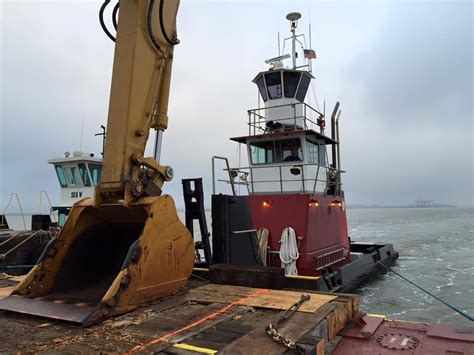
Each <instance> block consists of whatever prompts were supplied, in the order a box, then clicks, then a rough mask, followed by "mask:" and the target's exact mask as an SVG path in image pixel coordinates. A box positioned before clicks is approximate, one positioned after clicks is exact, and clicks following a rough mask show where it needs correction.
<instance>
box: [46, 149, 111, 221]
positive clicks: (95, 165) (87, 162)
mask: <svg viewBox="0 0 474 355" xmlns="http://www.w3.org/2000/svg"><path fill="white" fill-rule="evenodd" d="M48 163H49V164H52V165H53V166H54V170H55V172H56V175H57V177H58V182H59V185H60V187H61V200H60V204H59V205H58V206H53V210H54V211H58V222H59V224H60V225H63V224H64V221H65V219H66V217H67V215H68V214H69V210H70V209H71V207H72V205H73V204H74V203H76V202H78V201H79V200H82V199H83V198H85V197H93V196H94V188H95V186H96V185H97V184H98V183H99V182H100V177H101V174H102V159H99V158H95V157H94V154H92V153H84V152H73V153H72V154H70V153H69V152H66V153H65V154H64V157H62V158H54V159H49V160H48Z"/></svg>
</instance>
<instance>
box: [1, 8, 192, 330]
mask: <svg viewBox="0 0 474 355" xmlns="http://www.w3.org/2000/svg"><path fill="white" fill-rule="evenodd" d="M106 3H108V1H106ZM178 7H179V0H166V1H165V0H159V1H157V3H156V4H155V1H154V0H120V16H119V19H118V24H117V35H116V38H115V56H114V65H113V75H112V87H111V93H110V104H109V113H108V122H107V139H106V144H105V151H104V161H103V173H102V178H101V183H100V184H99V185H98V186H97V187H96V189H95V196H94V199H90V198H86V199H83V200H81V201H79V202H78V203H76V204H75V205H74V206H73V208H72V210H71V212H70V214H69V217H68V219H67V221H66V224H65V225H64V227H63V229H62V230H61V232H60V233H59V235H58V236H57V238H55V239H54V240H52V241H51V242H50V243H49V244H48V245H47V246H46V248H45V250H44V251H43V254H42V255H41V257H40V258H39V260H38V262H37V264H36V265H35V266H34V267H33V269H32V270H31V271H30V272H29V273H28V275H27V276H26V277H25V279H24V280H23V281H22V282H21V283H19V284H18V286H17V287H16V288H15V289H14V291H13V293H12V294H11V295H10V296H9V297H7V298H4V299H2V300H0V309H4V310H9V311H14V312H19V313H25V314H31V315H37V316H44V317H48V318H54V319H60V320H65V321H70V322H74V323H77V324H82V325H90V324H93V323H97V322H100V321H101V320H103V319H105V318H107V317H109V316H112V315H116V314H120V313H124V312H127V311H130V310H132V309H134V308H136V307H137V306H140V305H143V304H147V303H150V302H154V301H157V300H159V299H162V298H164V297H167V296H170V295H172V294H174V293H176V292H177V291H179V289H180V288H181V287H183V286H184V285H185V283H186V281H187V279H188V278H189V276H190V275H191V272H192V268H193V265H194V259H195V249H194V243H193V240H192V237H191V233H190V232H189V231H188V230H187V229H186V227H185V226H184V225H183V224H182V223H181V222H180V220H179V218H178V215H177V212H176V207H175V204H174V201H173V199H172V198H171V197H170V196H168V195H162V186H163V184H164V182H165V181H169V180H171V179H172V178H173V170H172V168H171V167H169V166H164V165H160V164H159V163H158V162H157V160H156V159H154V158H150V157H145V156H144V153H145V146H146V142H147V140H148V137H149V134H150V129H151V128H153V129H155V130H157V136H158V138H159V139H161V133H162V132H163V131H164V130H165V129H166V128H167V123H168V116H167V111H168V99H169V91H170V80H171V68H172V61H173V48H174V45H176V44H177V43H178V42H179V41H178V40H177V37H176V16H177V12H178ZM114 12H115V11H114ZM109 34H110V33H109ZM158 149H159V143H158V144H157V148H156V149H155V151H157V150H158ZM156 156H158V154H155V157H156Z"/></svg>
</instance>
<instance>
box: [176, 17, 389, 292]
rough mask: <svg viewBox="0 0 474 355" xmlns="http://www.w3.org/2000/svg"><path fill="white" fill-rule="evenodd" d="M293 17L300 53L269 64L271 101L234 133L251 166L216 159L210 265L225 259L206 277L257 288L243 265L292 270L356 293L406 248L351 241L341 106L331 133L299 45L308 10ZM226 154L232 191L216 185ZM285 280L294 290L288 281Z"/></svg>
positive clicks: (289, 273) (263, 85)
mask: <svg viewBox="0 0 474 355" xmlns="http://www.w3.org/2000/svg"><path fill="white" fill-rule="evenodd" d="M286 18H287V19H288V20H289V22H290V26H291V36H290V37H289V38H287V39H286V40H285V41H290V42H291V54H290V53H288V54H282V55H280V56H278V57H275V58H272V59H268V60H266V61H265V63H266V64H268V65H269V68H268V70H266V71H262V72H260V73H258V74H257V76H256V77H255V78H254V79H253V83H255V84H256V85H257V88H258V91H259V95H260V99H261V100H263V103H264V107H262V108H257V109H251V110H249V111H248V123H247V124H248V135H247V136H243V137H234V138H231V140H232V141H234V142H237V143H240V144H243V145H244V146H245V148H246V151H247V155H248V162H249V166H248V167H246V168H241V167H240V168H233V167H230V166H229V162H228V160H227V159H226V158H223V157H213V159H212V166H213V171H212V176H213V187H214V191H213V195H212V232H213V233H212V249H213V255H212V260H208V261H209V264H219V265H213V266H211V268H210V269H209V271H206V272H202V273H201V274H203V275H207V276H206V277H208V278H209V279H211V280H212V281H213V282H220V283H230V284H239V285H251V284H252V281H251V280H249V278H250V277H249V276H248V275H249V274H248V273H244V274H242V270H245V269H242V268H241V267H242V266H244V267H245V268H247V267H249V266H255V267H257V268H258V267H260V268H262V269H264V270H265V271H263V272H276V273H277V274H279V275H280V279H281V276H282V273H283V271H282V270H284V276H285V277H284V279H283V280H286V284H288V282H289V281H288V280H294V279H300V280H305V282H306V283H307V284H308V285H307V287H308V286H309V287H311V288H312V289H314V290H323V291H324V290H330V291H341V292H350V291H353V290H354V289H356V288H358V287H359V286H360V285H361V284H362V283H363V282H364V281H366V280H367V279H368V278H369V277H370V276H373V275H375V274H376V273H378V272H384V271H386V270H387V267H389V266H390V265H393V264H394V263H395V260H396V259H397V258H398V253H397V252H395V250H394V248H393V246H392V244H361V243H355V242H352V241H351V240H350V238H349V235H348V229H347V218H346V203H345V199H344V190H343V184H342V174H343V173H344V171H343V170H342V169H341V163H340V137H339V117H340V114H341V111H340V109H339V107H340V104H339V102H337V103H336V105H335V107H334V110H333V112H332V115H331V117H330V128H331V129H330V136H328V135H326V133H325V130H326V114H325V112H320V111H318V110H316V109H315V108H313V107H311V106H310V105H309V104H308V103H307V101H306V96H307V91H308V88H309V86H310V84H311V82H312V81H314V80H315V77H314V76H313V74H312V72H311V71H312V70H311V60H312V59H314V58H315V57H316V55H315V52H314V50H312V49H303V50H302V51H301V50H300V51H298V49H297V43H299V44H301V43H302V41H301V40H300V39H301V37H304V35H302V34H296V29H297V25H298V20H299V19H300V18H301V14H299V13H290V14H288V15H287V17H286ZM283 48H284V47H283ZM300 58H302V59H303V60H301V59H300ZM285 60H289V61H290V65H289V66H285V65H284V61H285ZM301 62H303V63H301ZM217 160H224V161H225V163H226V169H225V170H224V171H225V172H226V174H227V178H226V180H225V182H226V183H227V184H230V187H231V190H232V194H217V193H216V191H215V186H216V171H215V166H216V161H217ZM183 183H185V182H183ZM237 185H244V186H245V188H244V190H245V194H241V195H239V194H238V193H237V189H236V186H237ZM197 186H198V187H200V186H201V185H199V184H197ZM187 191H189V189H187V188H185V189H184V192H185V200H186V195H187ZM188 194H189V193H188ZM198 195H199V194H198ZM201 195H202V193H201ZM187 200H188V202H187V203H186V207H187V208H188V209H191V208H192V206H191V202H189V198H188V199H187ZM203 242H204V243H205V242H207V239H206V238H205V239H203ZM203 248H204V249H205V250H206V248H207V249H209V246H204V247H203ZM208 259H209V258H208ZM222 264H224V265H222ZM275 277H277V276H275ZM308 280H310V281H311V282H309V283H308ZM279 284H281V286H282V287H285V281H282V282H280V283H279ZM268 286H269V287H271V286H272V285H268ZM273 286H275V284H273Z"/></svg>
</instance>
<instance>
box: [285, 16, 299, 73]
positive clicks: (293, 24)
mask: <svg viewBox="0 0 474 355" xmlns="http://www.w3.org/2000/svg"><path fill="white" fill-rule="evenodd" d="M300 18H301V14H300V13H299V12H290V13H289V14H288V15H286V19H287V20H288V21H290V24H291V33H292V36H291V56H292V57H293V69H296V49H295V47H296V33H295V32H296V27H297V26H298V20H299V19H300Z"/></svg>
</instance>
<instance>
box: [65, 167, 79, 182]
mask: <svg viewBox="0 0 474 355" xmlns="http://www.w3.org/2000/svg"><path fill="white" fill-rule="evenodd" d="M65 170H66V180H67V183H68V185H74V186H80V185H82V181H81V176H80V175H79V169H78V168H76V167H70V168H65Z"/></svg>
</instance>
